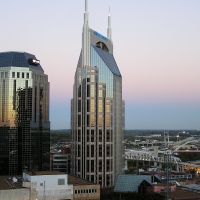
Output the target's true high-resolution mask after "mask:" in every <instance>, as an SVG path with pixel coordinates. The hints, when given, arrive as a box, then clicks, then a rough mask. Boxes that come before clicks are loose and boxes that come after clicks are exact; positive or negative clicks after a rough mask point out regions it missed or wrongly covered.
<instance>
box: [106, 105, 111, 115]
mask: <svg viewBox="0 0 200 200" xmlns="http://www.w3.org/2000/svg"><path fill="white" fill-rule="evenodd" d="M110 112H111V109H110V105H109V104H107V105H106V113H110Z"/></svg>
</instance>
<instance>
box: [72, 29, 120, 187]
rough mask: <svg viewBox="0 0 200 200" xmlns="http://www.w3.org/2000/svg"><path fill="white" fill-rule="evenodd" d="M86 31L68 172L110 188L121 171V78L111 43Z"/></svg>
mask: <svg viewBox="0 0 200 200" xmlns="http://www.w3.org/2000/svg"><path fill="white" fill-rule="evenodd" d="M88 32H89V36H88V35H87V34H88V33H87V34H86V36H87V37H86V39H85V40H88V38H89V39H90V40H89V42H88V43H89V44H88V46H87V48H83V49H82V51H81V55H80V58H79V62H78V67H77V70H76V74H75V79H74V89H73V99H72V106H71V108H72V111H71V112H72V115H71V117H72V118H71V126H72V138H73V149H72V154H73V155H72V172H73V173H74V174H75V175H76V176H78V177H80V178H82V179H86V180H88V181H91V182H95V183H99V184H100V185H101V186H102V187H103V188H105V187H112V186H113V185H114V183H115V179H116V177H117V176H118V175H119V174H121V173H122V168H123V159H122V154H123V149H122V148H123V147H122V140H123V109H122V89H121V87H122V77H121V74H120V72H119V69H118V66H117V64H116V62H115V59H114V57H113V54H112V49H113V46H112V42H111V41H110V40H109V39H106V40H104V39H105V37H99V35H100V34H96V33H97V32H94V31H92V30H91V29H89V31H88ZM83 35H84V34H83ZM83 37H84V36H83ZM83 39H84V38H83ZM85 42H86V41H84V42H83V44H85ZM84 49H86V51H84ZM85 58H86V61H87V59H88V58H90V63H89V64H84V62H85V60H84V59H85ZM77 134H78V137H77Z"/></svg>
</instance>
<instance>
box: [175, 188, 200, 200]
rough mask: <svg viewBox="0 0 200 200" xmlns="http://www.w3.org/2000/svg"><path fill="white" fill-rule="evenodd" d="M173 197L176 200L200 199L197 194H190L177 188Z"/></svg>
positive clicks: (199, 195)
mask: <svg viewBox="0 0 200 200" xmlns="http://www.w3.org/2000/svg"><path fill="white" fill-rule="evenodd" d="M172 197H173V198H174V199H176V200H178V199H181V200H193V199H198V200H199V199H200V194H198V193H195V192H190V191H186V190H182V189H179V188H177V190H176V191H175V192H172Z"/></svg>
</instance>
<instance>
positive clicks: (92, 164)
mask: <svg viewBox="0 0 200 200" xmlns="http://www.w3.org/2000/svg"><path fill="white" fill-rule="evenodd" d="M91 172H94V160H91ZM91 181H92V182H94V180H92V176H91Z"/></svg>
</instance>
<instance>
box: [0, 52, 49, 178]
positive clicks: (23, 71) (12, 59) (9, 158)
mask: <svg viewBox="0 0 200 200" xmlns="http://www.w3.org/2000/svg"><path fill="white" fill-rule="evenodd" d="M34 60H36V58H35V56H33V55H31V54H27V53H18V52H5V53H0V175H8V174H9V175H16V174H21V173H22V172H23V171H24V170H28V171H30V170H45V169H49V151H50V146H49V145H50V123H49V82H48V77H47V75H45V74H44V72H43V70H42V68H41V66H40V65H39V64H37V65H36V64H33V63H31V62H33V61H34Z"/></svg>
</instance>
